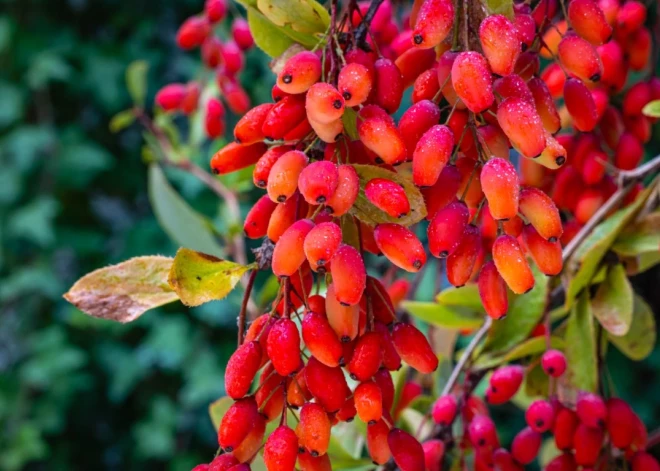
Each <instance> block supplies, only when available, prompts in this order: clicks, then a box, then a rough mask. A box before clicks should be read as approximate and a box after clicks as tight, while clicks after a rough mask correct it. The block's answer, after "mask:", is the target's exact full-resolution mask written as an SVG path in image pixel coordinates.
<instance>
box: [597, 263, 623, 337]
mask: <svg viewBox="0 0 660 471" xmlns="http://www.w3.org/2000/svg"><path fill="white" fill-rule="evenodd" d="M591 310H592V311H593V313H594V316H595V317H596V319H598V322H600V325H602V326H603V328H604V329H605V330H606V331H608V332H610V333H611V334H612V335H617V336H622V335H625V334H626V333H627V332H628V330H629V329H630V323H631V322H632V315H633V290H632V286H630V281H628V277H627V276H626V269H625V268H623V265H621V264H619V263H618V264H616V265H612V266H611V267H609V269H608V270H607V277H606V278H605V281H603V282H602V283H601V284H600V286H598V291H596V295H595V296H594V297H593V299H592V300H591Z"/></svg>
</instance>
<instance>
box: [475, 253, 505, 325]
mask: <svg viewBox="0 0 660 471" xmlns="http://www.w3.org/2000/svg"><path fill="white" fill-rule="evenodd" d="M478 284H479V297H480V298H481V302H482V303H483V305H484V309H485V310H486V313H487V314H488V315H489V316H490V317H492V318H493V319H501V318H502V317H504V316H505V315H506V313H507V311H508V309H509V301H508V298H507V291H506V283H505V282H504V279H503V278H502V277H501V276H500V274H499V272H498V271H497V268H496V266H495V263H494V262H493V261H492V260H491V261H489V262H486V263H485V264H484V266H483V267H481V271H480V272H479V281H478Z"/></svg>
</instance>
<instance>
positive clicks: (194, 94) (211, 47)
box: [155, 0, 254, 139]
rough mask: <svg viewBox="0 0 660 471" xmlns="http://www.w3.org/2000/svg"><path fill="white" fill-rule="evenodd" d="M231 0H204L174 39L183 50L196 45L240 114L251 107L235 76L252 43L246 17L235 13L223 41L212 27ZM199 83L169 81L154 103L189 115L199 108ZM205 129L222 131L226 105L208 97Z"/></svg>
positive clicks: (213, 134)
mask: <svg viewBox="0 0 660 471" xmlns="http://www.w3.org/2000/svg"><path fill="white" fill-rule="evenodd" d="M229 1H230V0H206V3H205V5H204V11H203V12H202V13H201V14H199V15H197V16H192V17H190V18H188V19H187V20H185V21H184V22H183V24H182V25H181V26H180V27H179V31H178V32H177V35H176V43H177V45H178V46H179V47H180V48H181V49H183V50H186V51H188V50H193V49H197V48H199V49H200V50H201V57H202V61H203V63H204V65H205V66H206V67H207V68H208V69H210V70H213V71H215V74H216V81H217V87H218V89H219V90H220V95H221V96H222V98H223V99H224V101H225V103H226V105H227V106H228V107H229V109H230V110H231V111H232V112H233V113H235V114H237V115H242V114H244V113H245V112H247V111H248V110H249V109H250V98H249V96H248V94H247V92H246V91H245V90H244V89H243V87H242V86H241V84H240V82H239V81H238V79H237V76H238V74H240V72H241V70H243V67H244V65H245V57H244V53H245V51H247V50H249V49H250V48H252V47H253V46H254V40H253V38H252V33H251V32H250V28H249V27H248V24H247V21H245V20H244V19H243V18H241V17H235V18H234V19H233V20H232V22H231V37H230V38H228V39H226V40H225V41H223V40H222V39H221V38H220V37H219V36H218V35H217V34H216V33H215V32H214V31H215V30H216V29H219V28H217V27H218V25H220V24H221V23H222V22H223V20H225V19H226V18H227V14H228V9H229ZM201 94H202V83H200V82H199V81H192V82H189V83H172V84H169V85H166V86H165V87H163V88H162V89H161V90H160V91H159V92H158V93H157V94H156V100H155V101H156V104H157V105H158V106H159V107H160V108H162V109H163V110H164V111H167V112H181V113H183V114H186V115H191V114H193V113H195V112H196V111H198V108H199V106H200V101H201V100H200V98H201ZM203 105H204V108H205V109H204V117H205V118H204V129H205V131H206V134H207V136H208V137H209V138H211V139H215V138H218V137H221V136H223V135H224V134H225V131H226V125H225V105H224V104H223V102H222V101H221V100H220V99H218V98H216V97H211V98H208V99H206V100H205V102H204V104H203Z"/></svg>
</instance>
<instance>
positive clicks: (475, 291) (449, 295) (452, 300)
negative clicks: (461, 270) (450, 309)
mask: <svg viewBox="0 0 660 471" xmlns="http://www.w3.org/2000/svg"><path fill="white" fill-rule="evenodd" d="M435 300H436V301H437V302H439V303H440V304H444V305H446V306H462V307H465V308H469V309H472V310H473V311H475V312H479V313H482V314H485V313H486V311H485V310H484V305H483V303H482V302H481V297H480V296H479V287H478V286H477V285H476V284H469V285H465V286H461V287H460V288H457V287H455V286H451V287H449V288H447V289H444V290H442V291H440V293H438V295H437V296H436V297H435Z"/></svg>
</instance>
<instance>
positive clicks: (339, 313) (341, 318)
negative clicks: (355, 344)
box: [325, 283, 360, 343]
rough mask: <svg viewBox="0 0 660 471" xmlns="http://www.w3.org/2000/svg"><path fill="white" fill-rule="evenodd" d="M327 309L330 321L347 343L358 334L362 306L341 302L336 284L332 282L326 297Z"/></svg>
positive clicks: (342, 339) (338, 335)
mask: <svg viewBox="0 0 660 471" xmlns="http://www.w3.org/2000/svg"><path fill="white" fill-rule="evenodd" d="M325 310H326V312H327V315H328V322H330V325H331V326H332V329H333V330H334V331H335V333H336V334H337V337H339V339H340V340H341V341H342V342H344V343H346V342H350V341H351V340H353V339H354V338H355V337H357V335H358V330H359V319H360V308H359V306H358V305H356V304H353V305H344V304H341V303H340V302H339V300H338V299H337V295H336V290H335V285H334V283H333V284H330V285H329V286H328V291H327V293H326V297H325Z"/></svg>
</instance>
